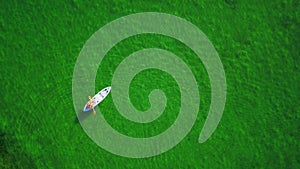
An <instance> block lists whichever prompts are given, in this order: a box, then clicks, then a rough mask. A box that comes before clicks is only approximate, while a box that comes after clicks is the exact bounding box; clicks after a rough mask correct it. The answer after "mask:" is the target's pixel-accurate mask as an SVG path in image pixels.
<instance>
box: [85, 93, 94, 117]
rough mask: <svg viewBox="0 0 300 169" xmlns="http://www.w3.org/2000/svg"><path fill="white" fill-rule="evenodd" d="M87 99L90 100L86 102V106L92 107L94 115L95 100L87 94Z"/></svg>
mask: <svg viewBox="0 0 300 169" xmlns="http://www.w3.org/2000/svg"><path fill="white" fill-rule="evenodd" d="M89 99H90V101H89V102H88V103H87V107H88V108H92V109H93V113H94V115H96V111H95V110H94V108H93V106H94V103H95V101H94V100H93V99H92V97H91V96H89Z"/></svg>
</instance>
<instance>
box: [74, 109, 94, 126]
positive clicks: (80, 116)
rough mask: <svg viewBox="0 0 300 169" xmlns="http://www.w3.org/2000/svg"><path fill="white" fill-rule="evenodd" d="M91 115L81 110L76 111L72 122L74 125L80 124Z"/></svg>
mask: <svg viewBox="0 0 300 169" xmlns="http://www.w3.org/2000/svg"><path fill="white" fill-rule="evenodd" d="M91 114H93V112H92V111H88V112H83V111H82V110H78V111H77V117H75V120H74V122H75V123H79V122H82V121H83V120H85V119H86V118H87V117H88V116H90V115H91Z"/></svg>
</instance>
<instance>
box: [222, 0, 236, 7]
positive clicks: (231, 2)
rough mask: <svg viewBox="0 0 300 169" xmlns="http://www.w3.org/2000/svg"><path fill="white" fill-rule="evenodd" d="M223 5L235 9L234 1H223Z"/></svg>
mask: <svg viewBox="0 0 300 169" xmlns="http://www.w3.org/2000/svg"><path fill="white" fill-rule="evenodd" d="M225 3H226V4H227V5H229V6H230V8H231V9H236V4H237V1H236V0H225Z"/></svg>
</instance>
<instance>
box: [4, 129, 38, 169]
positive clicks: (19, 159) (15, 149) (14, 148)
mask: <svg viewBox="0 0 300 169" xmlns="http://www.w3.org/2000/svg"><path fill="white" fill-rule="evenodd" d="M0 168H2V169H5V168H32V169H35V168H37V166H36V165H35V163H34V161H33V159H32V157H31V156H30V155H29V154H27V153H26V152H24V150H22V147H21V146H20V144H19V143H18V142H17V140H16V139H15V137H14V136H13V135H12V134H9V133H6V132H4V131H3V130H1V129H0Z"/></svg>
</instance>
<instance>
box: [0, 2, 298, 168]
mask: <svg viewBox="0 0 300 169" xmlns="http://www.w3.org/2000/svg"><path fill="white" fill-rule="evenodd" d="M299 8H300V5H299V2H297V1H272V2H268V3H267V2H260V1H257V2H255V1H235V0H230V1H229V0H226V1H216V2H210V1H187V2H184V3H183V2H173V1H164V2H158V1H139V2H126V1H103V2H80V1H74V0H69V1H65V2H60V1H57V2H54V1H52V2H47V1H39V2H29V1H28V2H19V1H10V2H2V3H1V10H0V13H1V17H0V40H1V45H0V52H1V53H0V71H1V81H0V87H1V88H0V89H1V90H0V96H1V102H0V106H1V111H0V122H1V123H0V153H1V156H0V168H300V161H299V159H300V158H299V157H300V156H299V148H300V146H299V139H300V138H299V127H300V126H299V124H300V121H299V116H300V114H299V110H300V108H299V96H300V92H299V91H300V90H299V84H300V81H299V79H300V77H299V64H298V62H299V48H300V46H299V44H300V41H299V37H300V32H299V30H300V29H299V24H300V21H299V18H300V17H299V11H300V9H299ZM150 11H151V12H162V13H168V14H172V15H175V16H178V17H180V18H183V19H185V20H187V21H189V22H191V23H192V24H194V25H195V26H197V27H198V28H199V29H200V30H202V31H203V33H205V34H206V36H207V37H208V38H209V40H210V41H211V42H212V44H213V45H214V47H215V49H216V51H217V52H218V54H219V57H220V60H221V61H222V64H223V66H224V71H225V75H226V85H227V95H226V105H225V109H224V113H223V117H222V119H221V121H220V123H219V125H218V127H217V129H216V131H215V132H214V133H213V135H212V136H211V137H210V138H209V139H208V140H207V141H206V142H204V143H203V144H199V143H198V138H199V133H200V131H201V129H202V127H203V125H204V122H205V120H206V117H207V115H208V111H209V108H210V103H211V84H210V79H209V76H208V73H207V70H206V69H205V66H204V65H203V63H201V61H199V59H198V57H197V56H196V54H195V53H194V51H192V50H191V49H190V48H189V47H188V46H186V45H185V44H183V43H182V42H180V41H179V40H176V39H174V38H171V37H168V36H164V35H160V34H139V35H135V36H132V37H129V38H126V39H124V40H122V41H121V42H119V43H117V44H116V45H115V46H114V47H113V48H111V49H110V50H109V52H108V53H107V54H106V55H105V57H104V58H103V60H102V63H101V65H100V67H99V68H98V70H97V74H96V79H95V84H97V85H96V86H95V91H93V92H92V93H87V95H86V98H83V100H85V101H87V100H88V98H87V96H88V95H94V94H95V93H97V92H98V91H100V90H101V89H102V88H104V87H106V86H110V85H111V83H112V78H113V75H114V72H115V70H116V69H117V67H118V65H119V64H120V63H121V62H122V61H123V60H124V59H125V58H126V57H127V56H129V55H130V54H132V53H134V52H136V51H139V50H143V49H148V48H159V49H164V50H167V51H170V52H172V53H173V54H175V55H176V56H178V57H179V58H180V59H182V60H183V61H184V62H185V63H186V64H187V65H188V67H189V69H190V70H191V72H192V73H193V74H194V75H195V79H196V81H197V84H198V91H199V93H200V106H199V111H198V116H197V119H196V122H195V125H194V126H193V128H192V129H191V131H190V132H189V133H188V135H187V136H186V137H185V138H184V139H183V140H182V141H181V142H180V143H179V144H177V145H176V146H175V147H174V148H172V149H171V150H169V151H167V152H164V153H162V154H159V155H157V156H153V157H149V158H126V157H122V156H118V155H115V154H113V153H110V152H109V151H107V150H105V149H103V148H101V147H99V146H98V145H97V144H95V143H94V142H93V141H92V140H91V139H90V138H89V136H87V134H86V133H85V132H84V130H83V128H82V127H81V125H80V124H79V123H78V121H77V120H76V113H77V112H76V111H77V110H75V108H74V105H73V99H72V78H73V71H74V66H75V64H76V60H77V57H78V56H79V53H80V51H81V49H82V47H83V46H84V44H85V43H86V41H87V40H88V39H89V38H90V37H91V35H93V34H94V33H95V32H96V31H97V30H98V29H100V28H101V27H103V26H104V25H106V24H107V23H109V22H111V21H114V20H116V19H118V18H120V17H123V16H126V15H129V14H134V13H140V12H150ZM175 26H176V25H174V27H175ZM93 66H95V63H93V62H91V63H90V64H87V65H86V67H85V69H86V70H85V71H87V72H88V71H89V70H91V68H92V67H93ZM103 79H106V80H105V81H104V80H103ZM154 89H160V90H161V91H163V92H164V93H165V96H166V98H167V103H166V107H165V109H164V111H163V114H162V115H161V116H159V118H157V119H156V120H154V121H152V122H150V123H137V122H132V121H130V120H128V119H126V118H124V117H123V116H122V115H121V114H120V113H119V111H118V110H117V108H116V107H115V104H114V102H113V99H112V97H111V96H110V95H109V96H108V97H107V98H106V99H105V100H104V101H103V103H101V104H100V106H101V113H100V114H98V113H97V116H98V115H101V116H103V117H104V118H105V120H106V121H107V123H108V124H110V125H111V126H112V127H113V128H114V129H115V130H116V131H118V132H119V133H122V134H124V135H127V136H130V137H136V138H144V137H153V136H155V135H158V134H159V133H162V132H164V131H166V130H167V129H168V128H169V127H170V126H172V124H173V123H174V121H176V119H177V117H178V112H179V110H180V101H181V95H180V86H179V85H178V84H177V82H176V80H174V78H173V77H172V76H171V75H170V74H168V73H167V72H164V71H161V70H158V69H148V70H145V71H142V72H140V73H139V74H137V75H136V76H135V77H134V79H133V80H132V81H131V83H130V88H129V93H130V101H131V103H132V105H133V106H134V107H135V108H136V109H137V110H140V111H146V110H148V109H149V108H151V104H150V102H149V98H148V95H149V94H150V93H151V91H153V90H154ZM112 90H113V89H112ZM83 106H84V105H82V108H83ZM93 117H94V116H93V115H91V116H88V117H86V118H93ZM108 141H109V140H108ZM128 151H130V150H128Z"/></svg>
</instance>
